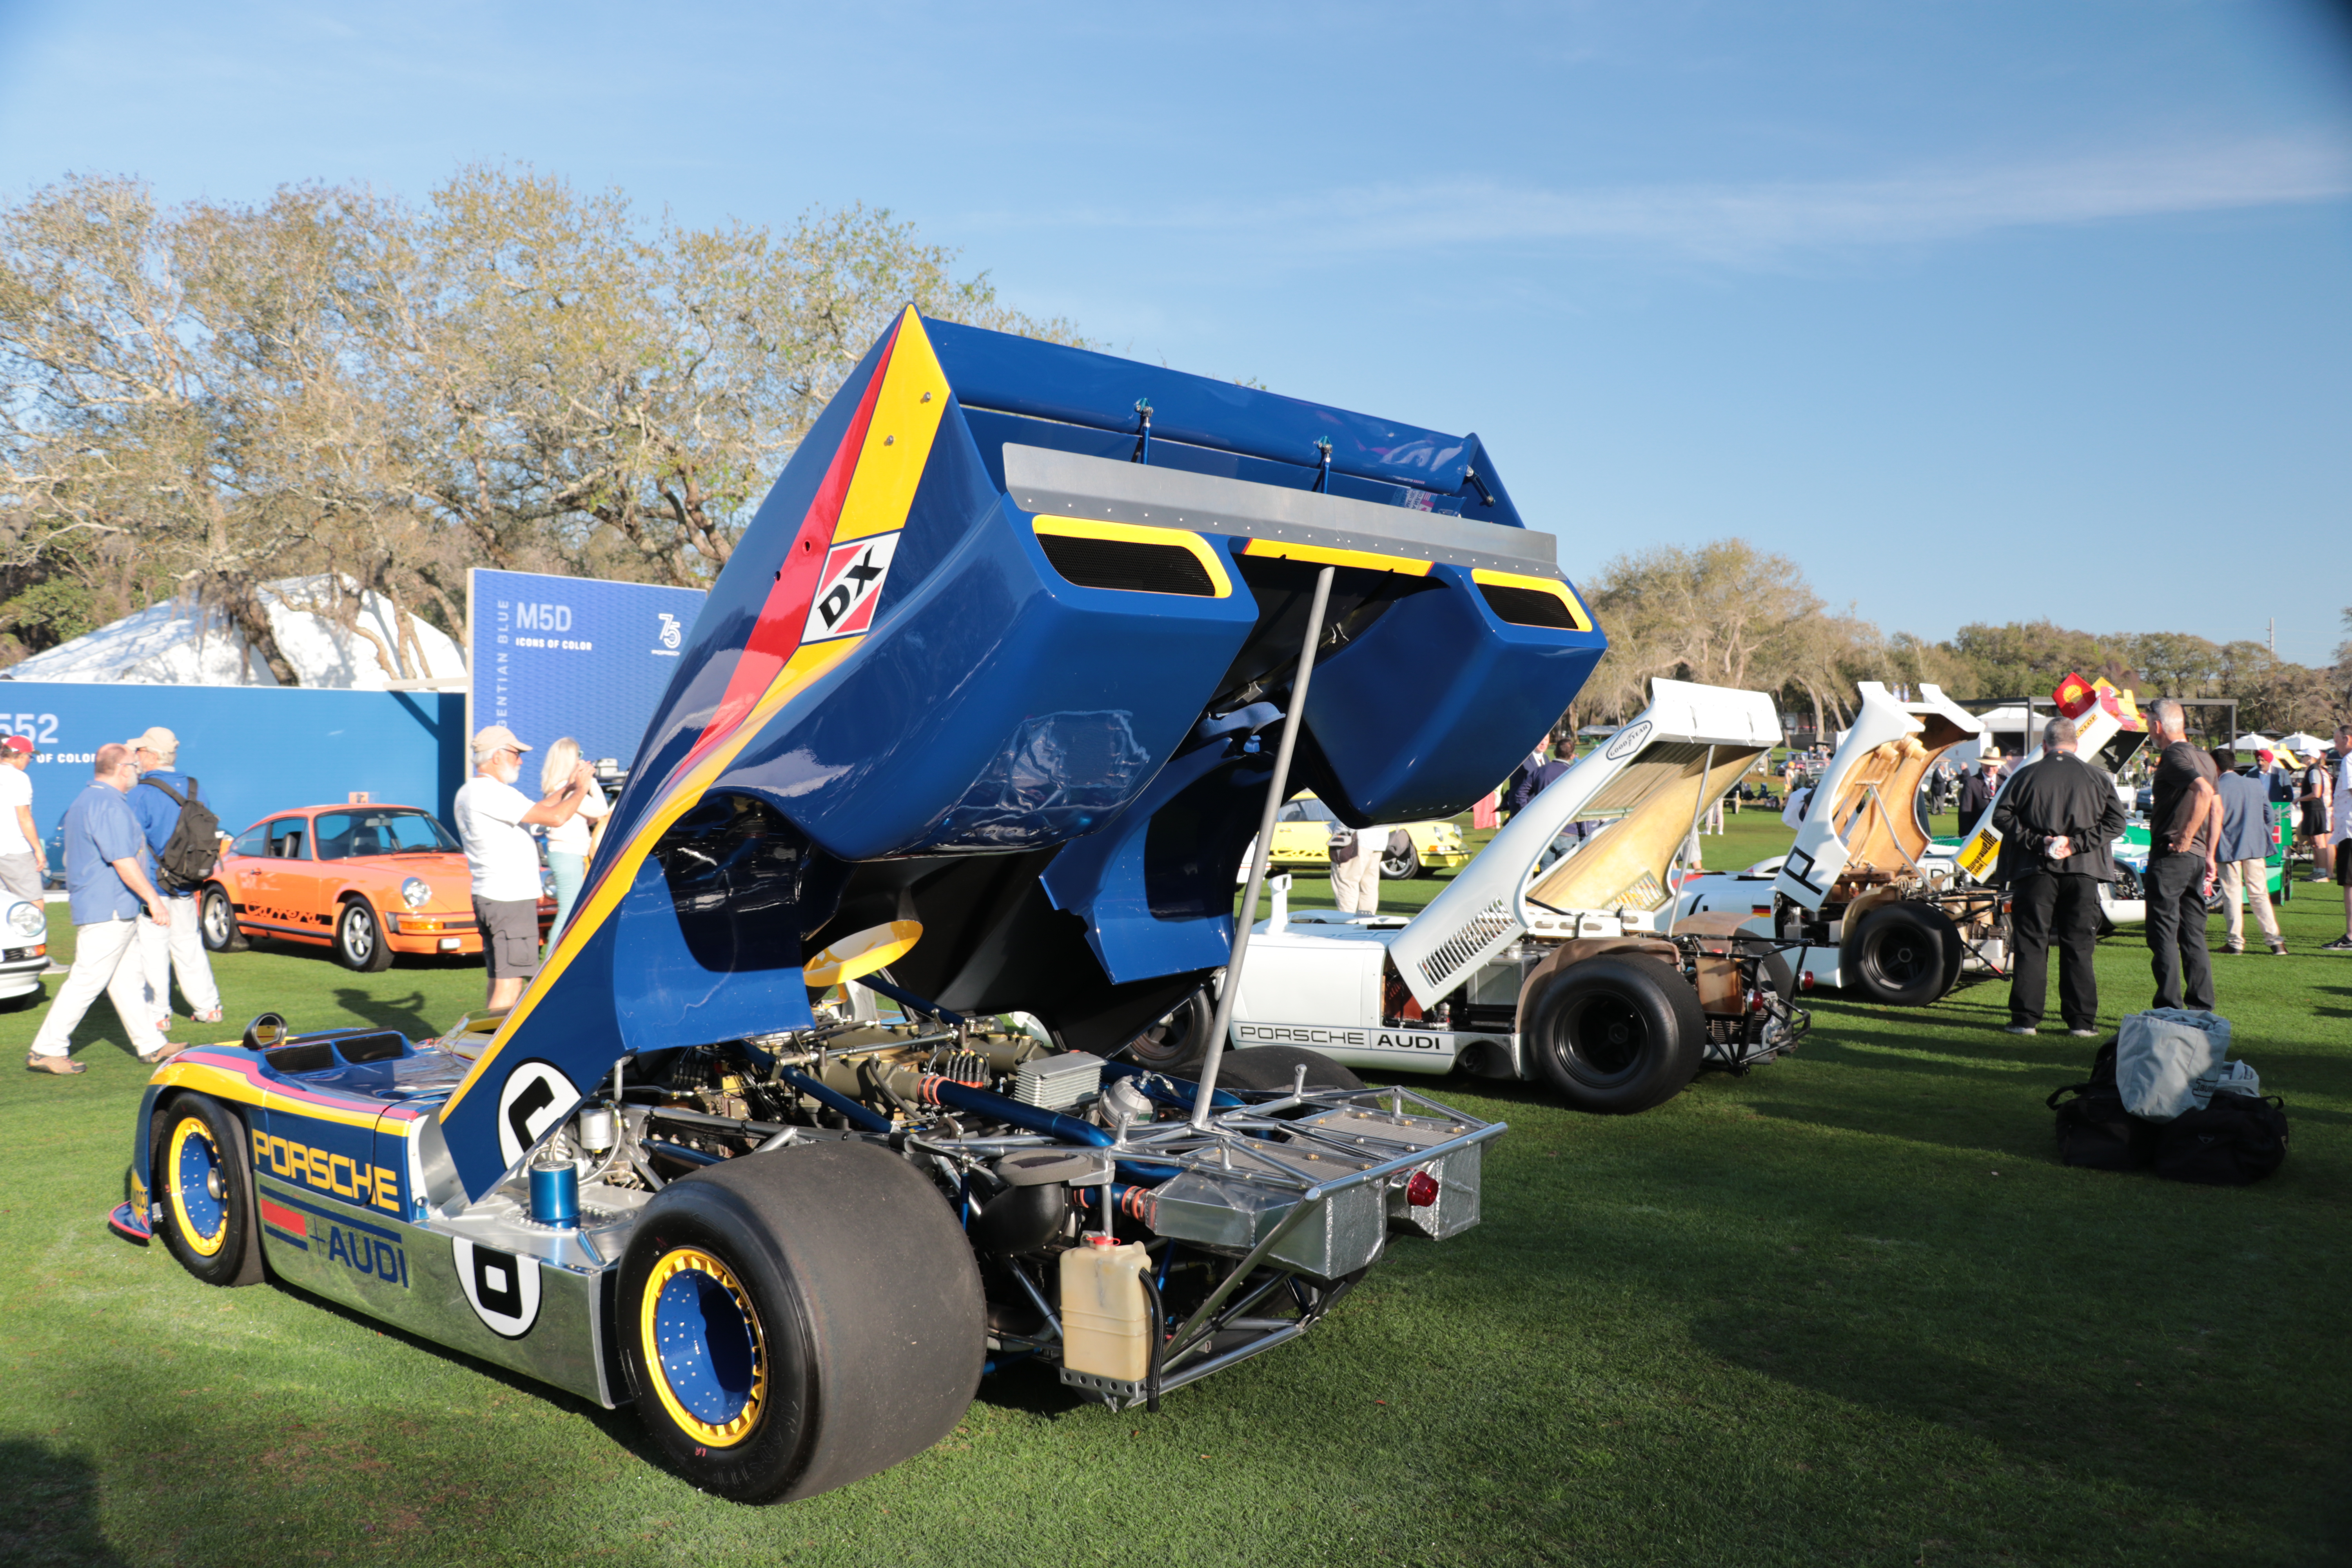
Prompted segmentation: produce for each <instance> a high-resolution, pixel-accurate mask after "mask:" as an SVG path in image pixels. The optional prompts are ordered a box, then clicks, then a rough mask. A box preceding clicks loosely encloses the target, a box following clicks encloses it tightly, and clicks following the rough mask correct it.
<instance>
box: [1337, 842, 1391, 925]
mask: <svg viewBox="0 0 2352 1568" xmlns="http://www.w3.org/2000/svg"><path fill="white" fill-rule="evenodd" d="M1380 846H1381V840H1379V839H1375V838H1373V837H1370V830H1369V829H1368V830H1367V831H1366V832H1363V833H1359V832H1357V831H1356V830H1355V829H1354V828H1352V827H1349V826H1347V825H1346V824H1344V823H1339V822H1335V823H1333V824H1332V825H1331V900H1332V901H1333V902H1334V903H1336V904H1338V905H1339V910H1340V912H1341V913H1343V914H1356V915H1373V914H1378V913H1380V910H1381V849H1380Z"/></svg>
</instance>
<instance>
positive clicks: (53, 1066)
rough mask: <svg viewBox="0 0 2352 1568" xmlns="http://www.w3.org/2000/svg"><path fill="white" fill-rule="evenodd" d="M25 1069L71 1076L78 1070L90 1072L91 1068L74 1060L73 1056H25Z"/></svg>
mask: <svg viewBox="0 0 2352 1568" xmlns="http://www.w3.org/2000/svg"><path fill="white" fill-rule="evenodd" d="M25 1070H26V1072H48V1073H55V1074H57V1075H58V1077H59V1078H71V1077H73V1075H74V1074H76V1073H78V1072H88V1071H89V1067H88V1066H87V1065H86V1064H84V1063H82V1062H78V1061H76V1060H74V1059H73V1058H71V1057H36V1056H28V1057H26V1058H25Z"/></svg>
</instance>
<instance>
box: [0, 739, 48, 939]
mask: <svg viewBox="0 0 2352 1568" xmlns="http://www.w3.org/2000/svg"><path fill="white" fill-rule="evenodd" d="M32 760H33V742H30V741H28V740H26V738H25V737H24V736H22V735H0V888H5V889H8V891H10V892H12V893H14V894H16V896H17V897H18V898H20V899H30V900H32V901H33V902H35V903H39V902H40V901H41V883H42V881H43V879H45V878H47V876H48V872H49V858H48V856H47V853H46V852H44V851H43V849H42V848H41V836H40V835H39V834H38V833H37V832H35V831H34V830H33V781H32V780H31V779H30V778H28V777H26V773H25V769H26V765H27V764H28V763H31V762H32Z"/></svg>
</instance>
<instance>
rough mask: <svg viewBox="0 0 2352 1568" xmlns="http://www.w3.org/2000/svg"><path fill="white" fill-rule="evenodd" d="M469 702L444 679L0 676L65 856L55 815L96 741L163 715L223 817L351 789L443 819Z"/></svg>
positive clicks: (40, 809)
mask: <svg viewBox="0 0 2352 1568" xmlns="http://www.w3.org/2000/svg"><path fill="white" fill-rule="evenodd" d="M465 722H466V705H465V702H464V700H462V699H460V698H459V697H458V696H457V694H456V693H455V692H447V693H444V692H437V691H414V692H412V691H320V690H313V689H304V688H301V687H295V686H108V685H100V684H98V683H95V682H83V681H63V680H0V730H5V731H9V732H10V733H13V734H18V735H22V736H24V737H26V739H27V740H29V741H31V742H33V763H32V766H31V767H30V768H29V769H27V770H26V773H27V775H28V776H29V777H30V778H31V779H32V781H33V825H34V826H36V827H37V828H38V829H39V830H40V834H41V837H42V838H43V839H44V840H46V841H48V842H49V862H50V864H51V865H52V866H62V865H63V864H64V861H63V860H62V859H61V858H59V856H58V851H57V845H56V843H55V839H56V836H57V828H58V821H59V819H60V818H62V817H63V816H65V811H66V807H67V806H68V805H72V804H73V798H74V796H76V795H79V794H80V793H81V792H82V791H83V790H84V789H86V788H88V787H89V781H90V767H91V764H92V763H94V762H96V761H97V758H98V749H99V748H100V746H103V745H105V744H106V743H107V742H110V741H128V740H130V739H131V737H132V736H134V735H140V734H144V733H145V732H146V731H147V729H148V727H149V726H150V725H153V724H160V725H162V726H163V728H165V729H166V730H169V731H172V732H173V734H175V735H177V736H179V738H180V758H179V763H178V767H179V770H180V771H181V772H182V773H189V774H193V775H194V778H195V780H196V783H197V784H198V786H199V787H200V788H202V790H203V791H204V796H205V799H206V800H207V801H209V802H211V803H212V807H213V810H214V811H215V813H217V814H218V815H219V816H220V819H221V826H223V827H224V828H226V829H227V830H228V831H229V832H231V833H236V832H238V831H240V830H242V829H244V828H245V827H247V826H251V825H252V824H253V823H255V822H257V821H259V820H260V819H261V818H262V817H265V816H268V815H270V814H271V813H272V812H277V811H284V810H286V809H288V808H289V807H290V806H297V805H335V804H337V803H339V802H341V801H344V800H348V799H350V798H351V796H352V793H353V792H355V791H357V792H363V793H365V794H366V795H368V797H369V798H370V799H372V800H373V801H376V802H377V803H379V804H382V805H421V806H423V807H425V809H426V810H427V811H431V812H433V813H435V814H436V815H437V816H439V817H440V818H441V820H442V821H444V822H445V823H446V822H447V821H448V820H449V804H450V801H451V799H452V798H453V797H454V796H455V795H457V786H458V785H459V784H463V783H464V782H465V777H466V775H465V760H466V739H465V735H464V733H463V730H464V725H465Z"/></svg>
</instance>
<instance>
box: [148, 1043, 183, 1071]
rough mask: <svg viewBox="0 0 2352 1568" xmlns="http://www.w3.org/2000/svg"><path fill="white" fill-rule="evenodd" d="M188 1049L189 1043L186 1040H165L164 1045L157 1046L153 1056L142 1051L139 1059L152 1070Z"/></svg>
mask: <svg viewBox="0 0 2352 1568" xmlns="http://www.w3.org/2000/svg"><path fill="white" fill-rule="evenodd" d="M187 1048H188V1042H187V1041H185V1040H165V1041H164V1042H163V1044H162V1045H160V1046H157V1047H155V1049H154V1051H153V1052H152V1054H151V1053H148V1052H145V1051H142V1052H141V1053H140V1054H139V1059H140V1060H141V1061H142V1062H144V1063H146V1064H147V1065H148V1066H149V1067H151V1068H152V1067H160V1066H161V1065H163V1063H165V1062H167V1061H170V1060H171V1059H172V1058H173V1057H176V1056H178V1055H179V1054H180V1053H181V1052H182V1051H184V1050H186V1049H187Z"/></svg>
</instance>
